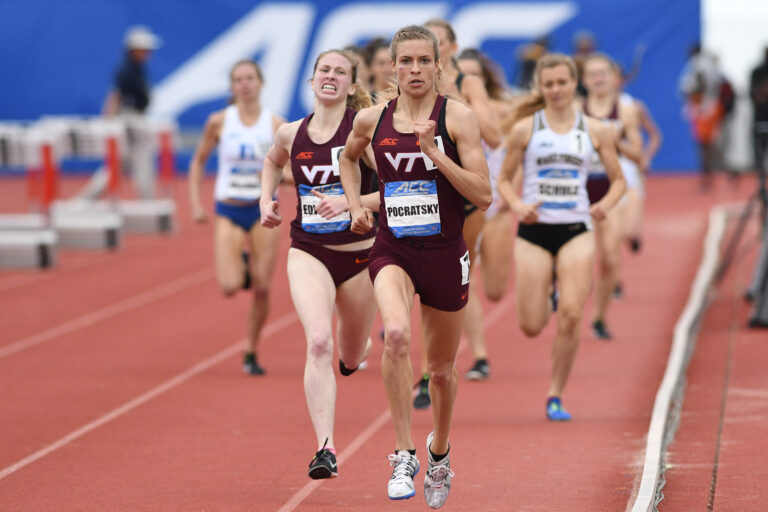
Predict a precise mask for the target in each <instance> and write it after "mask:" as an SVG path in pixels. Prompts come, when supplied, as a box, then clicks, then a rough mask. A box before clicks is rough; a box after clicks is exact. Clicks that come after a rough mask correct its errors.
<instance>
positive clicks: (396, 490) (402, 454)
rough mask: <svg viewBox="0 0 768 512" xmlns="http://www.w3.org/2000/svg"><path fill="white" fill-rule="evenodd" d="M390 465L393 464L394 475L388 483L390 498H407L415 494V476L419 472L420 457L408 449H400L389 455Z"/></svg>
mask: <svg viewBox="0 0 768 512" xmlns="http://www.w3.org/2000/svg"><path fill="white" fill-rule="evenodd" d="M389 465H390V466H392V477H391V478H390V479H389V483H388V484H387V494H389V499H391V500H405V499H408V498H411V497H413V496H415V495H416V489H415V487H414V486H413V477H414V476H416V473H418V472H419V459H417V458H416V456H415V455H411V454H410V453H408V450H400V451H398V452H397V453H396V454H392V455H390V456H389Z"/></svg>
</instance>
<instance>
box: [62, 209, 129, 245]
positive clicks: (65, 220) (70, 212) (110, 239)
mask: <svg viewBox="0 0 768 512" xmlns="http://www.w3.org/2000/svg"><path fill="white" fill-rule="evenodd" d="M51 227H52V228H53V229H54V230H56V232H57V233H58V235H59V246H60V247H66V248H79V249H116V248H117V247H119V246H120V242H121V235H120V232H121V230H122V227H123V220H122V218H121V216H120V215H119V214H118V213H116V212H115V211H112V210H110V209H108V208H106V207H104V206H102V205H93V204H89V202H87V201H55V202H54V203H53V204H52V205H51Z"/></svg>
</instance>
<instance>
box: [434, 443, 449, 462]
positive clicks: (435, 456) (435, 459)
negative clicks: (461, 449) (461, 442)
mask: <svg viewBox="0 0 768 512" xmlns="http://www.w3.org/2000/svg"><path fill="white" fill-rule="evenodd" d="M450 451H451V447H450V446H449V447H448V451H447V452H445V453H444V454H442V455H435V454H434V453H432V449H431V448H430V450H429V455H430V456H431V457H432V460H433V461H435V462H440V461H441V460H443V459H444V458H446V457H447V456H448V452H450Z"/></svg>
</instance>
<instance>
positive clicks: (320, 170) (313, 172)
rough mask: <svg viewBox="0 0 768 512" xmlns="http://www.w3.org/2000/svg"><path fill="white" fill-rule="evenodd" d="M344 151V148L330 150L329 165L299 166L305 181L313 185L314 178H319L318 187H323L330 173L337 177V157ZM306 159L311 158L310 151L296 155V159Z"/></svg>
mask: <svg viewBox="0 0 768 512" xmlns="http://www.w3.org/2000/svg"><path fill="white" fill-rule="evenodd" d="M343 149H344V146H336V147H335V148H331V165H313V166H308V165H302V166H301V172H303V173H304V176H305V177H306V178H307V181H309V182H310V183H315V178H316V177H318V176H320V179H319V180H318V181H317V183H318V184H320V185H325V184H326V183H328V178H330V177H331V173H333V175H334V176H339V174H340V172H339V155H340V154H341V151H342V150H343ZM301 155H309V156H301ZM299 158H301V159H308V158H312V151H303V152H301V153H299V154H298V155H296V159H297V160H298V159H299Z"/></svg>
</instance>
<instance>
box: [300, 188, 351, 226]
mask: <svg viewBox="0 0 768 512" xmlns="http://www.w3.org/2000/svg"><path fill="white" fill-rule="evenodd" d="M312 190H316V191H318V192H321V193H323V194H325V195H327V196H342V195H344V189H343V188H342V187H341V183H331V184H329V185H320V186H317V187H310V186H309V185H299V199H300V200H301V228H302V229H303V230H304V231H306V232H307V233H335V232H337V231H344V230H345V229H347V228H348V227H349V224H350V220H351V217H350V216H349V212H348V211H347V212H342V213H340V214H338V215H337V216H335V217H333V218H332V219H325V218H323V216H322V215H320V214H319V213H317V205H318V204H319V203H320V201H322V199H320V198H319V197H317V196H316V195H314V194H313V193H312Z"/></svg>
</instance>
